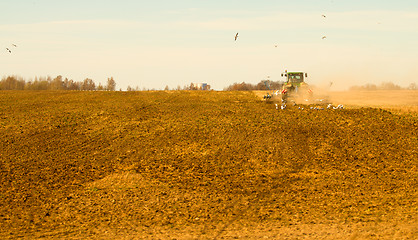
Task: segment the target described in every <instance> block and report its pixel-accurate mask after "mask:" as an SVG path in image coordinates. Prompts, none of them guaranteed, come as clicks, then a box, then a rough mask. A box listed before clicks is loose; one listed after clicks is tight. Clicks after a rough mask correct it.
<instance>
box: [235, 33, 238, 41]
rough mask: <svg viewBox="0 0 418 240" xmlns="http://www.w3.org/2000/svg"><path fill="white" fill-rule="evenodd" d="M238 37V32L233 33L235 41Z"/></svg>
mask: <svg viewBox="0 0 418 240" xmlns="http://www.w3.org/2000/svg"><path fill="white" fill-rule="evenodd" d="M237 39H238V33H237V34H235V41H236V40H237Z"/></svg>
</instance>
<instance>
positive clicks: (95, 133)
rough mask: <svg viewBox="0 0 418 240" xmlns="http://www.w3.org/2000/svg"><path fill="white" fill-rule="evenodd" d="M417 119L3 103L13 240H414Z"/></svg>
mask: <svg viewBox="0 0 418 240" xmlns="http://www.w3.org/2000/svg"><path fill="white" fill-rule="evenodd" d="M417 159H418V118H417V114H411V113H405V114H404V113H402V112H397V113H396V114H393V113H392V112H390V111H388V110H383V109H379V108H368V107H362V108H360V107H359V108H353V109H343V110H322V111H318V110H304V111H300V110H298V109H296V108H289V109H286V110H285V111H278V110H276V109H275V107H274V105H273V104H267V103H265V102H263V101H261V100H260V99H259V98H258V97H257V96H256V95H255V94H254V93H251V92H203V91H170V92H163V91H157V92H31V91H20V92H13V91H12V92H8V91H3V92H0V238H1V239H22V238H23V239H416V236H418V228H417V226H418V224H417V223H418V222H417V221H418V204H417V199H418V194H417V190H418V169H417V165H418V160H417Z"/></svg>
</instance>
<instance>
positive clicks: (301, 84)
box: [280, 71, 312, 102]
mask: <svg viewBox="0 0 418 240" xmlns="http://www.w3.org/2000/svg"><path fill="white" fill-rule="evenodd" d="M282 77H286V80H285V81H284V83H283V87H282V90H281V91H280V94H281V96H282V101H284V102H286V101H287V99H288V98H302V99H303V100H308V99H310V98H311V97H312V90H311V89H310V88H309V85H308V84H307V83H306V82H305V78H307V77H308V74H307V73H304V72H287V71H285V72H284V73H282Z"/></svg>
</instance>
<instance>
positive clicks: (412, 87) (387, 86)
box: [350, 82, 418, 91]
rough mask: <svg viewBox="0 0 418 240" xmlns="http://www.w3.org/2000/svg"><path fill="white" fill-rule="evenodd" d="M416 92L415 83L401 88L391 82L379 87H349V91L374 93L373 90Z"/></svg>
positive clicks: (369, 85)
mask: <svg viewBox="0 0 418 240" xmlns="http://www.w3.org/2000/svg"><path fill="white" fill-rule="evenodd" d="M403 89H407V90H417V89H418V86H417V84H416V83H411V84H410V85H409V86H408V87H406V88H402V87H401V86H399V85H397V84H394V83H392V82H383V83H381V84H380V85H375V84H370V83H368V84H365V85H363V86H352V87H350V90H351V91H375V90H403Z"/></svg>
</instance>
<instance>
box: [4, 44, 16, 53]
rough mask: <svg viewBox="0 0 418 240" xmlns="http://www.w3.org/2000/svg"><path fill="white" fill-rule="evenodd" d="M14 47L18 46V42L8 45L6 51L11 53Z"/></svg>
mask: <svg viewBox="0 0 418 240" xmlns="http://www.w3.org/2000/svg"><path fill="white" fill-rule="evenodd" d="M12 47H17V45H16V44H12V46H11V47H7V48H6V51H7V52H9V53H12V50H11V48H12Z"/></svg>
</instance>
